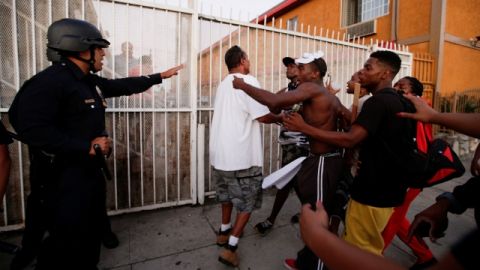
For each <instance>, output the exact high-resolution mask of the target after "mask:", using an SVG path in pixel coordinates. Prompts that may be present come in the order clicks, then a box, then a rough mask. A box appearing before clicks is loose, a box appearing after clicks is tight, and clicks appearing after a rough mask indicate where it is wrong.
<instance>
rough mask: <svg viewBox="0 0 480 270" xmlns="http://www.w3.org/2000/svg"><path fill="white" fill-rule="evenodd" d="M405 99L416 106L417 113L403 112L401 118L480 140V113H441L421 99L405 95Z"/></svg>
mask: <svg viewBox="0 0 480 270" xmlns="http://www.w3.org/2000/svg"><path fill="white" fill-rule="evenodd" d="M405 98H407V99H409V100H410V101H411V102H412V103H413V105H415V109H417V112H415V113H405V112H402V113H399V114H398V115H399V116H400V117H406V118H412V119H415V120H419V121H422V122H427V123H433V124H438V125H442V126H445V127H448V128H450V129H454V130H456V131H458V132H460V133H463V134H465V135H469V136H472V137H476V138H480V113H440V112H437V111H435V110H434V109H432V108H431V107H430V106H428V104H427V102H425V101H424V100H423V99H421V98H418V97H416V96H412V95H405Z"/></svg>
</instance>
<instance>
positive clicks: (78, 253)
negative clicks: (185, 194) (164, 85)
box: [9, 19, 183, 269]
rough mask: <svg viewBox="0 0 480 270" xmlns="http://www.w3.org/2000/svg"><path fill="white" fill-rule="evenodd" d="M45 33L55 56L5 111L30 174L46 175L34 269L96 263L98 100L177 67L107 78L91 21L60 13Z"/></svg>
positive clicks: (100, 198) (100, 187) (105, 141)
mask: <svg viewBox="0 0 480 270" xmlns="http://www.w3.org/2000/svg"><path fill="white" fill-rule="evenodd" d="M47 39H48V44H47V46H48V48H50V49H52V50H54V51H56V52H57V53H58V54H59V55H60V56H61V59H60V61H58V62H55V63H54V64H53V65H52V66H50V67H48V68H46V69H45V70H43V71H41V72H40V73H38V74H36V75H35V76H34V77H32V78H31V79H29V80H28V81H26V82H25V83H24V85H23V86H22V88H21V89H20V91H19V92H18V94H17V96H16V97H15V100H14V102H13V103H12V106H11V108H10V111H9V116H10V122H11V123H12V126H13V127H14V128H15V130H16V131H17V133H18V135H19V138H20V139H21V140H22V141H23V142H24V143H26V144H28V146H29V149H30V154H31V174H32V175H31V177H32V179H35V177H37V178H38V179H41V178H42V175H43V176H45V175H48V176H49V178H48V179H43V180H42V181H39V182H40V183H39V186H38V187H36V191H39V192H38V195H40V197H41V198H40V199H39V201H41V202H42V204H43V206H42V208H41V209H42V210H41V211H42V215H43V216H44V217H46V218H45V219H46V220H45V221H46V222H45V224H46V229H47V231H48V237H47V238H46V239H45V240H44V241H43V242H42V246H41V250H40V252H39V255H38V259H37V266H36V269H97V267H96V265H97V263H98V260H99V255H100V243H101V237H102V232H103V226H102V224H103V218H104V211H105V210H104V209H105V182H104V179H103V175H102V172H101V169H100V167H99V164H98V162H96V159H95V157H94V156H95V149H94V148H95V146H97V147H99V148H100V149H101V151H102V153H103V154H107V153H108V152H109V151H110V145H111V140H110V139H109V138H108V137H106V136H104V134H105V108H106V102H105V98H108V97H116V96H122V95H131V94H134V93H140V92H143V91H145V90H147V89H149V88H150V87H151V86H152V85H154V84H158V83H161V82H162V79H166V78H170V77H171V76H173V75H176V74H177V72H178V71H179V70H180V69H181V68H182V67H183V66H182V65H180V66H177V67H174V68H171V69H169V70H167V71H165V72H162V73H157V74H151V75H148V76H142V77H131V78H124V79H116V80H109V79H105V78H102V77H99V76H97V75H96V74H94V73H95V72H98V71H100V70H101V69H102V65H103V63H102V60H103V57H104V56H105V52H104V48H107V47H108V46H109V45H110V43H109V42H108V41H107V40H105V39H104V38H103V37H102V34H101V33H100V31H99V30H98V29H97V28H96V27H95V26H93V25H92V24H90V23H88V22H85V21H81V20H75V19H62V20H59V21H56V22H54V23H53V24H52V25H50V27H49V28H48V33H47ZM45 167H48V168H45ZM33 168H35V169H39V168H41V170H43V172H39V170H34V169H33ZM45 171H47V173H45ZM34 192H35V191H33V187H32V193H34ZM28 203H29V201H27V220H28V213H29V211H28V208H29V206H28Z"/></svg>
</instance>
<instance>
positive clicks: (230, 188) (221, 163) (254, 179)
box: [210, 45, 281, 266]
mask: <svg viewBox="0 0 480 270" xmlns="http://www.w3.org/2000/svg"><path fill="white" fill-rule="evenodd" d="M225 63H226V65H227V68H228V72H229V74H228V75H227V76H226V77H225V78H224V79H223V81H222V82H221V83H220V85H219V86H218V88H217V92H216V96H215V104H214V110H213V118H212V126H211V130H210V164H212V166H213V175H212V178H213V180H214V181H215V182H216V196H217V200H218V201H219V202H220V203H221V207H222V223H221V225H220V230H219V233H218V236H217V245H219V246H224V247H225V248H224V249H223V250H222V251H221V253H220V255H219V257H218V259H219V261H220V262H222V263H224V264H227V265H230V266H238V265H239V257H238V254H237V251H236V250H237V247H238V240H239V237H240V235H241V234H242V233H243V229H244V227H245V225H246V224H247V222H248V220H249V218H250V215H251V213H252V211H253V210H254V209H256V208H259V207H260V206H261V203H262V186H261V184H262V180H263V177H262V166H263V147H262V135H261V132H260V123H278V122H279V120H280V119H281V117H280V116H277V115H274V114H272V113H270V111H269V110H268V108H267V107H265V106H263V105H261V104H260V103H258V102H256V101H255V100H254V99H252V98H250V97H249V96H248V95H246V94H245V93H243V92H240V91H236V90H234V89H233V87H232V80H233V78H234V76H236V77H241V78H244V79H245V80H246V81H247V82H249V83H251V84H253V85H257V86H258V85H259V82H258V81H257V79H256V78H255V77H253V76H251V75H249V73H250V60H249V59H248V56H247V54H246V53H245V52H244V51H243V50H242V49H241V48H240V47H239V46H236V45H235V46H233V47H231V48H230V49H228V50H227V52H226V53H225ZM233 207H235V209H236V210H237V216H236V219H235V223H234V224H233V227H232V225H231V215H232V210H233Z"/></svg>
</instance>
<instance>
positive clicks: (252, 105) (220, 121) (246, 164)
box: [210, 73, 270, 171]
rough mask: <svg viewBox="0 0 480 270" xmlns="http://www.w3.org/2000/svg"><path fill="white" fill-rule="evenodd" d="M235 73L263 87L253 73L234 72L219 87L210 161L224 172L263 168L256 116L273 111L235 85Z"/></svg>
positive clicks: (256, 85) (211, 137)
mask: <svg viewBox="0 0 480 270" xmlns="http://www.w3.org/2000/svg"><path fill="white" fill-rule="evenodd" d="M234 75H235V76H236V77H241V78H243V79H244V80H245V82H246V83H248V84H250V85H253V86H255V87H259V86H260V84H259V83H258V81H257V79H255V78H254V77H253V76H250V75H243V74H240V73H234V74H229V75H227V77H225V79H223V81H222V82H221V83H220V85H219V86H218V88H217V93H216V96H215V105H214V111H213V118H212V126H211V127H210V164H212V166H213V167H214V168H215V169H218V170H222V171H238V170H243V169H248V168H250V167H252V166H259V167H263V147H262V135H261V132H260V122H258V121H257V120H255V119H257V118H259V117H261V116H264V115H266V114H268V113H270V111H269V109H268V108H267V107H266V106H264V105H262V104H260V103H258V102H257V101H255V100H254V99H253V98H251V97H249V96H248V95H247V94H245V92H243V91H242V90H238V89H234V88H233V85H232V81H233V76H234Z"/></svg>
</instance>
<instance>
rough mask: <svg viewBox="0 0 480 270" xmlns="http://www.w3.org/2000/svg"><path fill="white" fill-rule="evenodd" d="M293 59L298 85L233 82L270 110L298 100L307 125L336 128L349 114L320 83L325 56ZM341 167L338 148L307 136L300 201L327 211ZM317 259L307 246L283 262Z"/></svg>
mask: <svg viewBox="0 0 480 270" xmlns="http://www.w3.org/2000/svg"><path fill="white" fill-rule="evenodd" d="M295 62H296V63H297V65H298V69H299V75H298V80H299V86H298V87H297V89H296V90H295V91H288V92H285V93H277V94H273V93H271V92H269V91H266V90H262V89H259V88H256V87H253V86H251V85H249V84H247V83H245V82H244V81H243V79H241V78H235V79H234V80H233V86H234V87H235V88H238V89H241V90H243V91H244V92H245V93H246V94H248V95H249V96H251V97H252V98H253V99H255V100H257V101H258V102H260V103H262V104H264V105H266V106H267V107H268V108H269V109H270V111H272V112H274V113H278V112H280V111H281V109H283V108H288V107H290V106H293V105H295V104H302V106H301V109H300V111H301V114H302V115H303V117H304V118H305V120H306V121H307V122H308V123H309V124H310V125H312V126H315V127H317V128H318V129H322V130H327V131H336V130H337V120H338V119H339V118H343V117H345V116H347V117H350V114H349V113H348V110H347V109H346V108H345V107H344V106H343V105H342V104H341V103H340V101H339V100H338V98H337V97H335V96H334V95H332V94H331V93H329V91H328V90H327V89H326V88H325V87H324V84H323V77H324V76H325V74H326V72H327V64H326V63H325V60H323V59H322V58H321V55H320V54H310V53H306V54H304V55H303V57H301V58H299V59H296V60H295ZM294 107H295V106H294ZM341 169H342V156H341V154H340V151H339V148H338V147H336V146H334V145H330V144H326V143H323V142H322V141H319V140H312V139H311V138H310V156H309V157H308V158H307V159H306V160H305V161H304V162H303V163H302V167H301V169H300V171H299V172H298V174H297V185H298V186H297V188H298V190H299V196H300V200H301V202H302V204H305V203H311V204H312V205H314V204H315V201H317V200H321V201H322V202H323V204H324V205H325V208H326V209H327V212H328V213H330V212H329V211H331V208H332V207H333V199H334V195H335V189H336V187H337V180H338V178H339V176H340V173H341ZM318 263H320V262H319V261H318V258H317V257H316V256H315V255H314V254H313V253H312V252H311V251H310V250H309V249H308V248H307V247H305V248H304V249H302V250H301V251H299V253H298V257H297V260H296V261H295V260H292V259H287V260H285V265H286V266H287V265H288V267H290V268H291V269H296V268H298V269H317V266H318Z"/></svg>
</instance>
